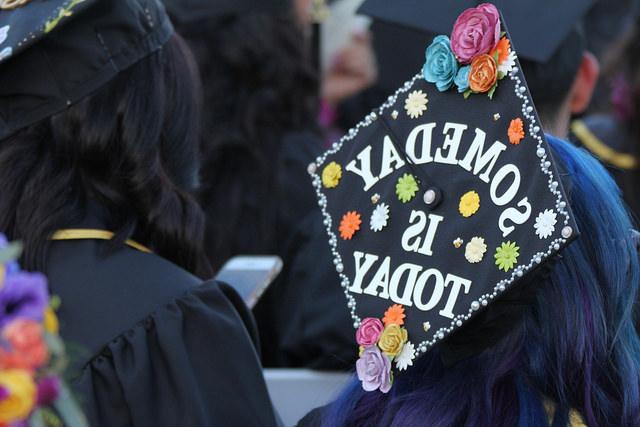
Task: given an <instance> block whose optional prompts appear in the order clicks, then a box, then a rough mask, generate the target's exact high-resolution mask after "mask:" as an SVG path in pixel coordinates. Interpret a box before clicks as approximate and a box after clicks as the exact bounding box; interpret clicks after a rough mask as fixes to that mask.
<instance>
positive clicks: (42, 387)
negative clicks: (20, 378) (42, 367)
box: [38, 375, 60, 406]
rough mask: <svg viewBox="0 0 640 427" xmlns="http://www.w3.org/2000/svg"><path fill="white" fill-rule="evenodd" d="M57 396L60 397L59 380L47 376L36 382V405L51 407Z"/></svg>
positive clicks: (53, 376) (52, 376)
mask: <svg viewBox="0 0 640 427" xmlns="http://www.w3.org/2000/svg"><path fill="white" fill-rule="evenodd" d="M58 396H60V378H58V377H56V376H55V375H48V376H46V377H43V378H41V379H40V381H38V405H43V406H50V405H53V403H54V402H55V401H56V399H58Z"/></svg>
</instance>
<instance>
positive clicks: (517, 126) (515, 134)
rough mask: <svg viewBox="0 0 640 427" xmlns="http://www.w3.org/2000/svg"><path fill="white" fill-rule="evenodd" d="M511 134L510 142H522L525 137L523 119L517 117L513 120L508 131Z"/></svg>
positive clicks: (515, 143)
mask: <svg viewBox="0 0 640 427" xmlns="http://www.w3.org/2000/svg"><path fill="white" fill-rule="evenodd" d="M507 133H508V135H509V142H510V143H512V144H513V145H518V144H520V141H522V138H524V123H523V122H522V119H520V118H517V119H513V120H511V124H510V125H509V131H508V132H507Z"/></svg>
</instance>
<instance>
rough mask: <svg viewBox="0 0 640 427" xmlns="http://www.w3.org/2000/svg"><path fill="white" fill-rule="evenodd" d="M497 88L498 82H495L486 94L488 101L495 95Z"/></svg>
mask: <svg viewBox="0 0 640 427" xmlns="http://www.w3.org/2000/svg"><path fill="white" fill-rule="evenodd" d="M497 87H498V82H496V84H494V85H493V87H492V88H491V89H489V92H488V93H487V95H488V96H489V99H493V94H494V93H495V91H496V88H497Z"/></svg>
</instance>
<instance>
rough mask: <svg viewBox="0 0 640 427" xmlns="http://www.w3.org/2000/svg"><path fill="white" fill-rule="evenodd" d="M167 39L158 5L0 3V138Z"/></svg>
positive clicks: (122, 1) (142, 0)
mask: <svg viewBox="0 0 640 427" xmlns="http://www.w3.org/2000/svg"><path fill="white" fill-rule="evenodd" d="M172 33H173V28H172V26H171V23H170V22H169V19H168V17H167V15H166V13H165V11H164V7H163V6H162V4H161V3H160V2H159V0H118V1H113V0H47V1H42V0H0V139H3V138H5V137H7V136H9V135H11V134H12V133H13V132H15V131H17V130H19V129H21V128H23V127H26V126H28V125H30V124H33V123H35V122H37V121H39V120H42V119H44V118H46V117H48V116H50V115H52V114H55V113H57V112H60V111H62V110H64V109H65V108H67V107H68V106H69V105H72V104H74V103H75V102H77V101H79V100H81V99H82V98H84V97H85V96H87V95H89V94H91V93H92V92H94V91H95V90H97V89H98V88H100V87H102V86H103V85H104V84H105V83H107V82H108V81H109V80H111V79H112V78H114V77H115V76H116V75H117V74H118V73H119V72H121V71H122V70H124V69H126V68H128V67H129V66H131V65H133V64H134V63H136V62H138V61H139V60H140V59H142V58H144V57H146V56H147V55H149V54H150V53H151V52H154V51H155V50H157V49H159V48H160V47H162V45H163V44H164V43H166V42H167V40H168V39H169V37H170V36H171V34H172Z"/></svg>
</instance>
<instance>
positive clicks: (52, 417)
mask: <svg viewBox="0 0 640 427" xmlns="http://www.w3.org/2000/svg"><path fill="white" fill-rule="evenodd" d="M40 411H41V412H42V418H43V419H44V423H45V424H46V425H47V427H64V425H62V420H60V417H59V416H58V414H56V413H55V411H53V410H51V408H40Z"/></svg>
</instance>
